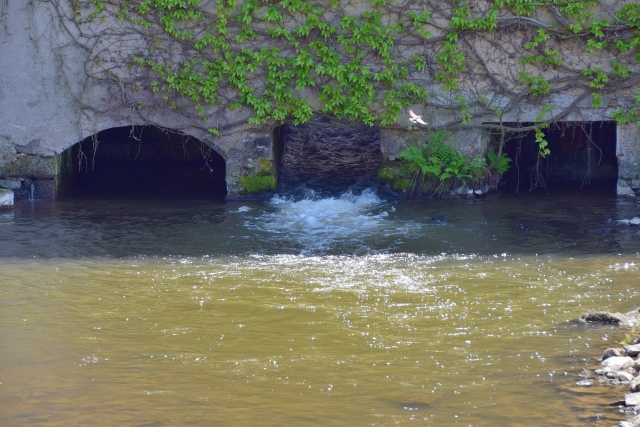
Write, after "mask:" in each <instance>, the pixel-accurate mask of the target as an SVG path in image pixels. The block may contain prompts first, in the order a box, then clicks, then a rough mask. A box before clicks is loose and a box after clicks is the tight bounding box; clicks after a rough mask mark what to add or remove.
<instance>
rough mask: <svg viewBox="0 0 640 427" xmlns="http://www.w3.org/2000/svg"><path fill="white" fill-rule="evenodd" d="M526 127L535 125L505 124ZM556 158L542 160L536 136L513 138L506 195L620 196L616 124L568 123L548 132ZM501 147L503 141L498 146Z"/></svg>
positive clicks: (508, 151)
mask: <svg viewBox="0 0 640 427" xmlns="http://www.w3.org/2000/svg"><path fill="white" fill-rule="evenodd" d="M505 125H506V126H511V127H524V126H532V125H533V123H505ZM544 133H545V136H546V139H547V141H548V143H549V146H548V148H549V150H550V151H551V153H550V154H549V155H548V156H547V157H544V158H539V157H538V151H539V146H538V144H537V143H536V140H535V132H534V131H529V132H521V133H515V132H514V133H512V134H510V135H508V139H507V142H505V145H504V152H505V153H506V154H507V156H509V158H511V159H512V160H513V161H512V162H511V168H510V169H509V170H508V171H507V172H506V173H505V174H504V175H503V176H502V178H501V180H500V184H499V187H498V188H499V189H501V190H505V191H515V192H523V191H532V190H538V191H567V190H569V191H571V190H583V191H584V190H587V191H598V192H606V193H611V194H615V192H616V186H617V182H618V159H617V157H616V123H615V122H610V121H606V122H604V121H603V122H585V123H573V122H564V123H557V124H554V125H551V126H550V127H549V128H548V129H545V131H544ZM492 143H493V145H497V143H498V140H497V139H495V138H494V139H493V140H492Z"/></svg>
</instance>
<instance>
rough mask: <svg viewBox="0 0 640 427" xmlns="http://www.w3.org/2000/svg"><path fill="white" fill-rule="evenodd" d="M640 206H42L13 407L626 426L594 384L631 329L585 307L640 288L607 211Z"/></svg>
mask: <svg viewBox="0 0 640 427" xmlns="http://www.w3.org/2000/svg"><path fill="white" fill-rule="evenodd" d="M249 208H250V209H249ZM634 209H635V206H634V205H633V204H631V203H630V202H627V201H624V200H617V199H615V198H596V197H591V198H589V197H587V198H581V199H578V198H573V199H572V198H570V197H560V196H557V197H551V196H548V198H545V197H544V196H541V197H538V198H516V197H504V196H503V197H497V198H495V197H494V198H490V199H486V200H481V201H474V202H467V201H460V200H450V201H438V202H433V203H429V204H414V203H406V202H403V203H386V202H381V201H379V200H377V198H376V197H375V196H374V195H365V196H361V197H357V198H348V197H346V198H343V199H340V200H307V201H301V202H297V203H294V202H287V201H284V200H274V201H273V202H272V203H270V204H258V203H253V204H247V203H228V204H226V205H216V204H213V203H205V202H181V203H176V202H160V201H153V202H152V201H128V202H127V201H95V200H94V201H69V202H61V203H56V204H48V203H29V202H26V203H21V204H19V205H18V206H16V209H15V210H14V212H12V213H4V214H0V257H1V258H0V368H1V369H0V425H2V426H22V425H34V426H71V425H73V426H81V425H82V426H83V425H87V426H99V425H102V426H174V425H195V426H211V425H220V426H256V425H260V426H275V425H278V426H280V425H323V426H324V425H327V426H342V425H344V426H347V425H348V426H352V425H371V426H388V425H433V426H450V425H460V426H467V425H473V426H480V425H482V426H538V425H558V426H572V425H575V426H578V425H580V426H582V425H585V424H590V425H598V426H609V425H612V424H613V423H614V422H615V421H616V420H619V419H622V418H624V416H623V415H622V414H619V413H617V412H616V410H615V408H611V407H606V406H605V403H607V402H610V401H613V400H616V399H617V398H618V396H619V395H621V394H622V389H620V390H617V391H613V392H612V390H611V389H610V388H606V387H593V388H579V387H575V386H574V383H575V382H576V381H578V380H580V379H581V378H580V377H578V373H579V372H580V369H581V368H582V367H583V366H592V365H594V364H595V363H596V358H597V357H598V356H599V355H600V354H601V351H602V349H603V348H604V347H606V346H608V345H613V344H614V343H615V342H616V341H618V340H620V339H621V337H622V335H623V333H624V331H623V330H618V329H616V328H610V327H592V326H585V325H580V324H577V323H574V322H571V320H572V319H575V318H577V317H578V316H579V315H580V314H581V313H583V312H585V311H586V310H588V309H591V308H594V309H598V310H614V311H615V310H621V311H625V310H629V309H631V308H633V307H634V306H636V305H638V304H637V303H638V292H640V288H638V278H639V277H640V274H639V269H640V257H639V256H638V250H639V248H640V238H638V237H637V236H636V235H635V234H634V233H633V232H630V231H629V230H627V229H618V228H616V227H612V226H610V225H608V223H607V222H606V220H607V219H617V218H628V217H630V216H631V215H632V214H633V213H634ZM435 213H444V214H446V215H447V216H448V217H449V222H448V223H435V222H434V221H432V220H431V219H430V218H431V216H433V215H434V214H435ZM598 414H600V417H598Z"/></svg>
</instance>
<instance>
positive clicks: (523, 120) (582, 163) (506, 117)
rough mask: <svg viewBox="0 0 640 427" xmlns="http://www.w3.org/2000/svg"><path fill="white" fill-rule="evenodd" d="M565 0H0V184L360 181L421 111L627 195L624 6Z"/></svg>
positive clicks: (508, 183)
mask: <svg viewBox="0 0 640 427" xmlns="http://www.w3.org/2000/svg"><path fill="white" fill-rule="evenodd" d="M576 1H577V0H576ZM576 1H574V0H570V1H568V2H567V5H566V6H556V5H555V3H553V2H549V4H547V3H546V2H544V1H543V2H540V4H537V5H535V6H527V7H528V9H527V7H524V6H523V5H522V4H520V3H522V2H520V1H517V0H514V1H512V2H505V3H504V4H502V3H500V2H488V1H482V0H478V1H471V0H470V1H468V2H459V1H444V2H429V1H415V0H398V1H396V2H384V1H367V0H354V1H348V2H330V1H319V2H315V3H313V4H312V3H309V2H305V1H300V2H293V3H295V4H296V5H297V6H295V7H294V6H291V5H289V6H287V5H288V4H289V3H286V2H259V1H257V0H246V1H237V2H235V1H228V2H222V3H216V2H213V3H206V2H202V3H199V4H196V3H197V2H184V3H182V2H178V3H176V6H175V7H174V8H168V9H167V8H166V7H165V6H163V5H162V4H161V3H160V2H159V3H157V4H156V2H144V4H143V3H142V2H137V1H134V2H126V3H125V2H122V3H119V2H101V1H98V2H95V1H93V2H82V1H80V2H79V1H58V0H46V1H43V2H37V3H34V2H28V1H26V0H18V1H9V2H4V3H2V4H1V5H0V58H2V59H1V60H0V106H1V108H0V189H4V190H8V191H4V190H3V191H2V194H0V200H4V201H5V202H7V201H8V200H9V199H10V198H12V197H15V198H16V199H28V198H32V199H46V200H53V199H56V198H58V197H61V196H64V194H65V193H66V194H69V193H74V194H78V193H84V194H90V195H108V194H107V193H109V191H111V190H112V189H113V188H120V189H122V188H125V189H126V190H127V192H128V193H129V194H131V195H136V194H155V195H159V196H163V195H164V196H168V197H174V196H175V197H178V196H184V197H211V198H223V197H227V198H243V197H251V196H252V194H254V192H255V191H257V192H260V191H266V190H275V189H276V188H277V187H279V188H281V189H282V188H291V187H295V186H296V185H298V184H300V183H306V184H308V185H309V186H311V187H317V188H319V189H322V188H324V187H325V186H327V185H329V184H331V185H337V186H339V187H341V188H342V187H345V188H346V187H350V186H354V185H355V186H361V187H364V186H369V185H375V183H376V176H377V172H376V170H377V169H378V168H380V167H381V165H382V164H383V163H385V162H390V161H393V160H394V159H396V157H397V155H398V154H399V153H400V152H401V151H402V150H403V149H404V148H406V147H407V144H417V143H420V141H422V140H423V139H424V135H425V132H427V131H429V130H438V129H447V130H451V131H452V132H453V139H452V140H453V146H454V148H455V149H456V150H458V151H460V152H462V153H464V154H465V155H467V158H469V159H470V158H472V157H473V156H477V155H479V156H484V155H485V153H486V152H487V150H493V149H495V148H496V144H498V145H500V144H504V147H503V148H504V150H503V152H504V153H507V154H508V155H509V156H511V157H517V160H518V162H517V163H518V168H517V169H516V168H513V169H512V170H511V171H510V173H509V174H505V175H504V176H503V185H504V186H505V188H507V189H513V188H518V189H519V190H521V191H522V190H528V189H530V188H531V187H532V184H531V183H532V182H533V181H531V179H530V176H531V174H532V173H534V172H535V171H536V170H535V165H537V164H539V162H540V161H541V160H540V159H541V157H540V155H539V153H540V152H542V148H539V147H542V145H540V144H541V142H540V137H541V136H542V135H544V136H545V138H546V140H545V141H546V143H547V146H546V147H548V149H550V150H551V153H552V154H551V155H550V156H547V157H545V158H544V160H543V161H544V162H546V164H547V165H552V166H553V169H550V170H552V172H550V175H549V176H548V178H549V179H550V180H547V181H541V182H548V183H549V184H553V183H556V184H558V185H561V184H562V182H564V181H566V182H569V181H572V182H578V183H579V184H580V185H577V188H582V187H583V186H584V185H585V184H588V185H600V184H602V186H603V187H602V188H606V189H608V190H607V191H617V192H618V194H624V195H634V194H635V193H640V147H639V146H638V142H639V141H640V130H639V129H640V128H639V127H638V126H637V125H636V121H637V120H638V115H639V114H638V111H637V109H636V102H637V101H636V95H637V88H638V83H639V82H640V68H639V67H638V61H637V58H636V55H637V53H638V52H637V47H635V46H636V45H635V44H634V43H635V42H634V40H636V39H637V38H638V40H640V28H638V22H640V7H637V5H635V4H634V3H633V2H628V1H615V0H610V1H605V2H600V3H598V2H594V1H586V2H585V1H583V2H577V3H576ZM192 3H193V4H192ZM293 3H291V4H293ZM432 3H433V4H432ZM435 3H437V5H436V4H435ZM574 3H575V4H574ZM578 3H579V4H578ZM523 4H524V3H523ZM576 4H578V5H579V6H580V7H579V8H575V7H573V8H572V7H570V6H571V5H574V6H575V5H576ZM436 6H437V7H436ZM521 6H522V7H521ZM636 18H638V19H636ZM518 129H523V131H522V132H519V131H518ZM518 156H519V157H518ZM527 179H528V180H529V182H527ZM535 183H538V181H536V182H535ZM634 192H635V193H634Z"/></svg>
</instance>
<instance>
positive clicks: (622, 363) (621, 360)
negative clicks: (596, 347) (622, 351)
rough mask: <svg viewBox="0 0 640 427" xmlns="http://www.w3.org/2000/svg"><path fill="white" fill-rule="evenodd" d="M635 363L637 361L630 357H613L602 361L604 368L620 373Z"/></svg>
mask: <svg viewBox="0 0 640 427" xmlns="http://www.w3.org/2000/svg"><path fill="white" fill-rule="evenodd" d="M634 363H635V360H633V359H632V358H630V357H628V356H613V357H609V358H608V359H606V360H603V361H602V366H604V367H605V368H610V369H612V370H615V371H620V370H622V369H625V368H630V367H631V366H633V364H634Z"/></svg>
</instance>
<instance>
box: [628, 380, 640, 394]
mask: <svg viewBox="0 0 640 427" xmlns="http://www.w3.org/2000/svg"><path fill="white" fill-rule="evenodd" d="M629 391H630V392H631V393H635V392H637V391H640V377H637V378H634V379H633V381H631V384H629Z"/></svg>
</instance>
